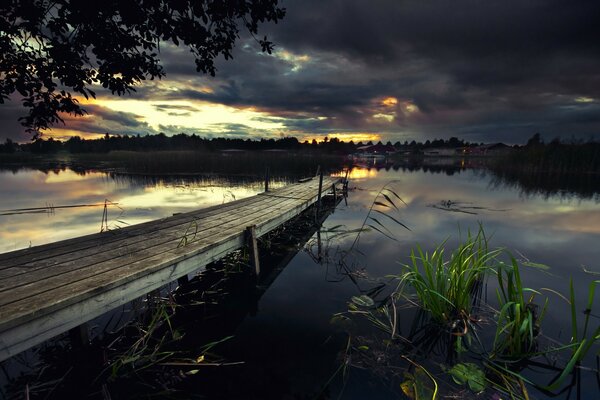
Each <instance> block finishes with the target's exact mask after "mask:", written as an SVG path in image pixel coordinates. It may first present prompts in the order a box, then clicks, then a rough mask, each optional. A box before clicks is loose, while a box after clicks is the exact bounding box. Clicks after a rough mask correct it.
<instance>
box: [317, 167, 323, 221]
mask: <svg viewBox="0 0 600 400" xmlns="http://www.w3.org/2000/svg"><path fill="white" fill-rule="evenodd" d="M319 169H320V167H319ZM322 190H323V171H320V172H319V193H318V194H317V218H318V217H319V214H321V191H322Z"/></svg>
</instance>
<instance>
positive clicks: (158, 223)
mask: <svg viewBox="0 0 600 400" xmlns="http://www.w3.org/2000/svg"><path fill="white" fill-rule="evenodd" d="M292 190H294V189H293V188H290V186H286V187H284V188H281V189H278V190H277V191H273V192H271V193H280V194H282V195H285V194H289V192H290V191H292ZM257 201H261V199H260V197H257V196H253V197H249V198H245V199H240V200H236V201H233V202H230V203H226V204H225V205H216V206H211V207H207V208H205V209H202V210H197V211H191V212H188V213H181V214H178V215H176V216H174V217H167V218H162V219H159V220H154V221H148V222H144V223H141V224H136V225H134V226H131V227H127V228H123V229H119V230H114V231H110V232H103V233H96V234H91V235H86V236H82V237H78V238H73V239H67V240H63V241H60V242H55V243H50V244H46V245H41V246H35V247H31V248H27V249H22V250H17V251H14V252H9V253H3V254H0V268H2V267H4V266H6V263H5V261H6V260H15V259H17V258H18V257H19V256H24V257H25V260H27V261H29V260H31V259H33V258H34V255H35V254H38V253H41V254H44V255H45V254H48V252H49V251H50V250H51V249H55V250H59V249H66V250H67V251H68V252H69V251H71V249H74V248H75V247H74V246H76V245H80V244H90V243H92V244H97V243H98V241H104V240H107V241H111V242H112V241H118V240H120V239H121V237H122V236H128V235H132V234H143V233H144V232H146V231H151V230H160V229H164V227H165V226H168V224H169V223H174V222H181V221H186V220H189V219H190V218H191V217H192V216H194V215H197V216H201V215H211V214H218V213H221V212H222V211H224V210H226V209H232V208H238V207H240V206H241V205H243V204H244V203H252V202H257ZM9 266H10V265H9Z"/></svg>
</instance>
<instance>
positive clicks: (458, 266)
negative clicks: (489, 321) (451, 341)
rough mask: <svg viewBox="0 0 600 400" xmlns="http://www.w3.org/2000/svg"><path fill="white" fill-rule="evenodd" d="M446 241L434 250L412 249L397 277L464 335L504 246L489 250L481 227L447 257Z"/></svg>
mask: <svg viewBox="0 0 600 400" xmlns="http://www.w3.org/2000/svg"><path fill="white" fill-rule="evenodd" d="M444 245H445V242H444V243H442V244H441V245H439V246H438V247H437V248H435V250H434V251H433V252H432V253H428V252H424V251H423V250H422V249H421V247H420V246H417V247H416V249H413V250H412V251H411V254H410V261H411V262H410V264H404V267H405V272H404V273H402V274H401V275H400V276H399V277H398V278H399V280H400V284H399V290H401V291H404V290H405V287H406V286H407V285H408V286H410V287H411V288H413V289H414V291H415V294H416V297H417V301H418V304H419V306H420V307H422V308H423V309H425V310H427V311H428V312H429V313H430V314H431V316H432V318H433V319H434V320H435V321H437V322H439V323H441V324H444V325H448V324H451V325H453V329H455V333H456V334H457V335H464V334H465V333H466V331H467V330H468V327H469V325H470V318H471V309H472V306H473V303H474V301H475V300H476V299H477V298H478V296H477V295H476V294H477V291H478V290H479V288H480V286H481V283H482V279H483V277H484V275H485V274H486V273H487V272H489V271H490V270H491V269H492V268H493V264H494V263H495V262H496V261H495V259H496V257H497V256H498V255H499V254H500V252H501V250H499V249H498V250H492V251H489V250H488V241H487V238H486V237H485V234H484V232H483V229H481V228H480V230H479V232H478V233H477V235H476V236H472V235H471V234H470V233H469V234H468V236H467V239H466V240H465V242H464V243H462V244H460V245H459V247H458V248H457V249H456V250H455V251H453V252H452V253H451V255H450V257H448V258H447V259H446V256H445V249H444ZM457 329H458V330H457Z"/></svg>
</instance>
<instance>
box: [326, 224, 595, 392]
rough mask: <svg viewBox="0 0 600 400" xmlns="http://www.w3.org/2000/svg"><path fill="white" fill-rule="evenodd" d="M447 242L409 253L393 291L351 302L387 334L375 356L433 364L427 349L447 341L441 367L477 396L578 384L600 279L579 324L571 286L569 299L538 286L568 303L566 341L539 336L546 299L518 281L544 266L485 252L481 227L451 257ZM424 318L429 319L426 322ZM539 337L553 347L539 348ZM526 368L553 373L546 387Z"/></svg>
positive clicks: (500, 252)
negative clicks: (410, 310) (485, 330)
mask: <svg viewBox="0 0 600 400" xmlns="http://www.w3.org/2000/svg"><path fill="white" fill-rule="evenodd" d="M446 244H447V242H446V241H445V242H443V243H442V244H441V245H439V246H437V247H436V248H435V249H434V250H433V252H425V251H423V250H422V248H421V247H420V246H416V247H415V248H414V249H413V250H412V251H411V253H410V262H409V263H407V264H404V265H403V268H404V269H403V271H402V272H401V273H400V274H399V275H397V276H395V278H396V280H397V282H398V287H397V288H396V290H395V291H393V292H392V293H391V294H390V295H389V296H388V298H387V299H386V300H378V301H374V300H373V299H371V298H370V297H369V296H367V295H362V296H359V297H353V298H352V302H351V303H350V304H349V310H348V312H349V314H351V315H359V316H362V317H364V318H366V319H367V320H368V321H369V322H370V323H371V324H372V325H373V326H374V327H376V328H377V329H378V330H380V331H383V332H384V333H386V334H388V335H390V336H391V339H392V340H391V341H390V340H389V339H385V340H384V341H383V348H384V350H381V349H378V350H377V351H391V350H389V349H390V348H394V347H395V350H394V351H396V352H398V353H396V354H397V355H398V354H399V355H400V357H417V359H418V358H419V357H420V358H421V359H423V360H424V362H426V363H429V364H431V363H432V362H433V363H434V364H436V361H434V359H435V357H438V356H439V355H440V354H438V353H437V352H435V350H434V348H433V347H432V346H435V344H436V343H447V345H446V346H442V347H443V348H444V349H445V351H446V352H447V354H446V356H445V361H443V362H441V363H440V364H439V365H438V367H439V368H440V370H441V371H442V372H446V373H450V374H451V372H449V371H454V372H455V374H456V371H459V372H461V374H462V375H465V376H464V377H463V376H462V375H461V376H460V378H461V379H459V381H460V382H462V383H464V382H468V381H469V379H471V378H472V377H471V375H473V376H475V375H477V376H478V377H479V378H477V379H478V380H477V383H478V385H474V386H473V385H469V387H470V388H471V390H472V391H474V392H478V391H480V390H485V388H486V387H487V388H489V387H492V388H493V390H497V391H499V392H501V393H504V394H506V395H508V396H510V397H511V398H525V399H527V398H529V395H528V387H529V388H530V387H535V388H537V389H538V390H540V391H542V392H543V393H545V394H548V395H554V394H555V392H556V391H557V390H569V389H568V387H569V385H567V388H564V387H563V386H564V385H565V384H566V383H565V382H566V381H567V379H568V378H572V379H571V384H570V385H576V384H577V382H578V380H579V379H581V377H580V373H579V372H580V371H581V368H580V367H581V363H582V362H583V360H584V358H585V357H586V356H587V355H588V354H589V353H590V352H591V350H592V346H593V345H594V343H597V342H598V340H600V326H596V327H595V329H592V324H593V323H594V320H593V319H592V316H593V314H592V306H593V304H594V298H595V290H596V286H597V285H598V284H600V280H595V281H593V282H591V283H590V286H589V288H588V291H587V303H586V308H585V310H584V311H583V314H584V319H583V321H579V320H578V315H580V311H578V310H577V307H576V297H577V296H576V291H575V288H574V286H573V282H572V281H571V285H570V290H569V296H568V297H569V298H567V297H565V296H563V295H561V294H560V293H557V292H554V291H552V290H550V289H543V290H548V291H551V292H554V293H555V294H558V295H559V297H561V298H563V299H564V300H566V301H567V302H568V303H569V304H570V314H571V315H570V316H571V340H570V341H569V342H568V343H560V342H559V341H558V340H556V339H552V338H545V337H544V336H543V335H542V323H543V320H544V317H545V315H546V314H547V312H548V310H549V298H548V297H547V296H546V297H544V296H543V295H542V292H541V291H540V290H536V289H533V288H530V287H526V286H525V285H524V284H523V281H522V279H521V268H522V267H523V266H532V267H537V268H547V267H545V266H543V265H540V264H534V263H529V262H527V263H520V262H518V261H517V260H516V259H515V258H514V257H513V256H512V255H511V254H510V253H509V252H508V251H506V250H504V249H493V250H490V248H489V246H488V239H487V237H486V236H485V233H484V231H483V228H482V227H481V226H480V229H479V231H478V233H477V234H476V235H471V234H468V235H467V238H466V239H465V240H464V241H462V242H461V243H460V244H459V245H458V247H457V248H456V249H455V250H453V251H452V252H451V253H450V255H448V254H447V251H446V249H445V246H446ZM505 260H506V261H505ZM488 276H489V277H495V278H496V279H497V284H498V287H497V289H496V299H497V303H498V304H497V305H498V309H495V308H493V307H485V308H484V307H483V306H481V304H480V303H481V302H482V301H483V300H484V299H485V301H487V296H485V297H484V293H485V292H484V290H485V289H484V285H483V282H484V280H485V279H486V277H488ZM542 298H543V301H541V302H540V301H539V299H542ZM407 305H408V306H410V305H417V306H418V307H419V311H418V312H417V314H416V317H415V318H414V319H413V323H412V326H411V324H410V323H409V324H408V325H409V326H411V328H410V332H408V335H407V336H403V333H402V327H403V326H404V327H406V325H407V324H406V323H404V324H402V323H401V322H400V321H401V315H399V314H398V310H400V309H402V308H405V307H406V306H407ZM480 306H481V307H480ZM488 310H491V311H488ZM479 312H481V314H478V313H479ZM423 315H427V316H428V317H425V318H423V317H422V316H423ZM341 316H342V315H341V314H338V315H337V316H336V317H337V318H340V317H341ZM479 316H483V318H479ZM479 321H485V322H487V323H488V324H490V325H491V327H492V329H493V330H492V332H491V333H492V336H489V335H484V336H480V334H479V333H478V331H479V330H481V329H482V324H480V323H478V322H479ZM432 322H433V323H432ZM580 322H582V323H580ZM415 325H416V326H417V329H415ZM582 326H583V328H582V329H581V327H582ZM440 328H441V329H440ZM482 338H484V339H486V340H482ZM542 338H545V339H547V342H548V343H551V345H550V346H548V347H544V348H541V343H543V342H541V340H542ZM440 339H441V340H440ZM445 339H448V340H445ZM487 339H489V340H487ZM363 347H364V346H363ZM540 348H541V349H540ZM373 351H375V350H373ZM567 352H568V353H567ZM463 353H468V354H467V355H466V356H467V357H471V359H472V360H476V361H477V364H473V363H468V362H467V363H465V362H464V361H463V360H464V357H465V355H464V354H463ZM565 354H568V355H567V357H566V359H563V360H564V363H563V364H562V365H561V363H558V364H557V362H556V360H558V359H560V358H557V356H564V355H565ZM548 360H550V361H548ZM528 365H535V366H537V367H538V368H537V369H541V370H546V371H549V372H552V373H553V374H555V375H554V376H553V378H552V379H551V380H550V381H549V382H544V383H540V382H535V381H534V380H531V379H528V378H527V374H526V372H523V371H527V369H526V367H527V366H528ZM517 366H518V367H517ZM392 367H393V368H394V369H393V371H392V373H393V374H397V373H398V372H397V371H398V368H400V367H398V366H393V365H392ZM455 367H456V368H455ZM459 367H460V368H459ZM467 367H469V368H467ZM554 371H557V372H554ZM467 372H468V374H467ZM475 372H476V373H477V374H475ZM451 375H452V374H451ZM482 377H485V379H483V378H482ZM452 378H453V379H454V380H455V381H457V379H456V376H454V375H452ZM463 378H464V379H463ZM473 379H474V378H473ZM463 381H464V382H463ZM479 383H482V385H479ZM474 387H475V388H476V389H477V390H474V389H473V388H474ZM561 388H562V389H561Z"/></svg>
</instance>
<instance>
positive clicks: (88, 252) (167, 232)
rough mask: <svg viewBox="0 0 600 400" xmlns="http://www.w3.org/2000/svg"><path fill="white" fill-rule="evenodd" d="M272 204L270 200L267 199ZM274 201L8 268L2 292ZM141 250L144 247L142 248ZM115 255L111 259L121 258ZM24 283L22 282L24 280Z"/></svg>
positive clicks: (0, 278) (0, 280) (203, 227)
mask: <svg viewBox="0 0 600 400" xmlns="http://www.w3.org/2000/svg"><path fill="white" fill-rule="evenodd" d="M266 200H268V199H266ZM270 203H273V201H271V202H269V201H262V202H258V203H253V204H252V207H251V208H242V209H241V211H238V210H236V212H235V213H232V212H231V211H229V212H226V214H224V216H220V215H214V216H210V217H207V218H206V219H193V220H189V221H186V223H183V224H178V225H176V226H172V227H169V228H168V229H163V230H155V231H152V232H149V233H146V234H138V235H135V236H131V237H125V238H122V239H121V240H119V241H111V242H110V243H100V244H98V245H96V246H94V247H88V248H86V249H82V250H77V251H73V252H69V253H61V254H58V255H54V256H48V257H44V258H42V259H39V260H33V261H30V262H29V263H27V264H21V265H19V266H16V267H10V268H6V269H5V270H2V271H0V291H2V289H3V288H4V287H11V285H12V284H13V283H12V282H5V281H4V280H6V279H12V280H13V281H14V279H13V278H16V276H17V275H20V274H27V275H32V276H34V274H35V271H36V270H38V269H42V268H44V269H48V268H47V267H55V266H58V265H61V264H63V263H66V262H74V261H79V264H78V265H80V266H81V267H83V266H86V265H89V261H88V262H87V263H86V261H85V259H86V258H87V259H88V260H96V259H103V258H106V257H108V256H109V255H108V253H109V252H110V251H112V250H114V249H120V250H121V251H124V250H125V249H127V251H129V252H130V254H131V252H134V251H136V246H137V249H144V248H147V247H152V246H156V245H159V244H162V243H166V242H168V241H171V240H181V238H182V237H183V236H184V234H185V233H186V231H187V230H188V228H190V224H191V223H194V222H195V223H196V226H197V227H198V231H197V232H196V230H195V229H193V230H191V232H188V233H201V232H202V231H204V230H208V229H210V228H213V227H216V226H221V225H222V224H224V223H227V222H230V221H235V220H237V219H239V215H238V214H239V213H242V215H248V214H250V213H251V212H253V210H255V211H257V212H260V211H263V210H264V209H266V208H268V207H271V204H270ZM140 246H141V247H140ZM118 255H119V254H117V255H114V254H112V253H111V257H113V256H118ZM20 279H22V278H20Z"/></svg>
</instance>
